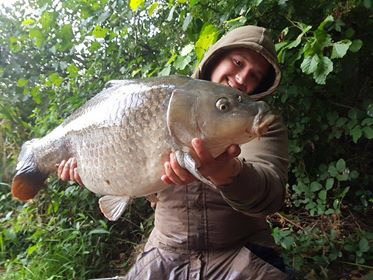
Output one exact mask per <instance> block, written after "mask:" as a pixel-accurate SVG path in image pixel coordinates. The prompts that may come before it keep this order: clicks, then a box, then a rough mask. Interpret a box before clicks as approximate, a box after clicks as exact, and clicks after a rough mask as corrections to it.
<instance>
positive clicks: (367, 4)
mask: <svg viewBox="0 0 373 280" xmlns="http://www.w3.org/2000/svg"><path fill="white" fill-rule="evenodd" d="M363 5H364V7H365V8H367V9H370V8H372V0H364V1H363Z"/></svg>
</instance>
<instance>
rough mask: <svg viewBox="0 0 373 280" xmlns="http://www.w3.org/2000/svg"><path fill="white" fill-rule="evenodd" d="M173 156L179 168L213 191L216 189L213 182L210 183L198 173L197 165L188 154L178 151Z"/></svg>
mask: <svg viewBox="0 0 373 280" xmlns="http://www.w3.org/2000/svg"><path fill="white" fill-rule="evenodd" d="M175 154H176V159H177V162H178V163H179V164H180V166H181V167H183V168H185V169H187V170H188V171H189V172H190V173H192V174H193V176H194V177H196V178H197V179H198V180H200V181H201V182H203V183H205V184H206V185H208V186H210V187H212V188H213V189H215V190H216V189H217V187H216V186H215V184H214V183H213V182H211V181H210V180H209V179H207V178H206V177H204V176H203V175H202V174H201V173H200V172H199V170H198V168H199V165H198V163H197V162H196V161H195V160H194V158H193V157H192V156H191V155H190V154H188V153H186V152H183V151H180V150H178V151H176V153H175Z"/></svg>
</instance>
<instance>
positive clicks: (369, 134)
mask: <svg viewBox="0 0 373 280" xmlns="http://www.w3.org/2000/svg"><path fill="white" fill-rule="evenodd" d="M363 132H364V135H365V137H366V138H367V139H369V140H370V139H372V138H373V128H371V127H369V126H366V127H364V128H363Z"/></svg>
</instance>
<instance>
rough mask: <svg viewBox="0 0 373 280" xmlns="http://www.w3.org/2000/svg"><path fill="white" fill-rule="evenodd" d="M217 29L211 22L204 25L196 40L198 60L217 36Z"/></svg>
mask: <svg viewBox="0 0 373 280" xmlns="http://www.w3.org/2000/svg"><path fill="white" fill-rule="evenodd" d="M218 35H219V30H218V29H217V28H216V27H215V26H214V25H212V24H207V25H204V26H203V28H202V31H201V33H200V35H199V38H198V41H197V42H196V45H195V48H196V54H197V58H198V61H199V62H200V61H201V60H202V58H203V56H204V54H205V52H206V51H207V50H208V49H209V48H210V46H211V45H212V44H214V43H215V42H216V40H217V38H218Z"/></svg>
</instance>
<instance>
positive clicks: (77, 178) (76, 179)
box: [74, 168, 84, 187]
mask: <svg viewBox="0 0 373 280" xmlns="http://www.w3.org/2000/svg"><path fill="white" fill-rule="evenodd" d="M74 181H75V182H77V183H78V184H79V186H81V187H82V186H84V184H83V181H82V179H81V178H80V175H79V173H78V168H74Z"/></svg>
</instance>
